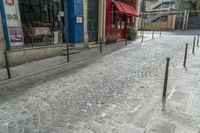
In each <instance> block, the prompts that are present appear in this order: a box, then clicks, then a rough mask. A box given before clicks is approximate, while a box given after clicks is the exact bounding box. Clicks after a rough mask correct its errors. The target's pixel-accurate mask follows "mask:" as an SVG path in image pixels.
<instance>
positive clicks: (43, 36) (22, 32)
mask: <svg viewBox="0 0 200 133" xmlns="http://www.w3.org/2000/svg"><path fill="white" fill-rule="evenodd" d="M4 6H5V12H6V17H7V23H8V31H9V36H10V42H11V47H12V48H18V47H20V46H23V47H33V46H35V47H37V46H46V45H52V44H59V43H61V42H62V33H63V32H62V31H63V19H62V17H63V16H61V15H62V14H63V13H62V12H63V9H62V0H5V5H4Z"/></svg>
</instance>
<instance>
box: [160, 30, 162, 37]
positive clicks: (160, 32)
mask: <svg viewBox="0 0 200 133" xmlns="http://www.w3.org/2000/svg"><path fill="white" fill-rule="evenodd" d="M161 36H162V30H161V29H160V37H161Z"/></svg>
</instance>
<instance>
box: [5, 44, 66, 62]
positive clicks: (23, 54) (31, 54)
mask: <svg viewBox="0 0 200 133" xmlns="http://www.w3.org/2000/svg"><path fill="white" fill-rule="evenodd" d="M62 50H63V45H58V46H46V47H38V48H37V47H36V48H29V49H22V50H15V51H9V52H8V58H9V62H10V65H12V66H13V65H20V64H23V63H26V62H31V61H35V60H40V59H45V58H49V57H54V56H58V55H61V53H62Z"/></svg>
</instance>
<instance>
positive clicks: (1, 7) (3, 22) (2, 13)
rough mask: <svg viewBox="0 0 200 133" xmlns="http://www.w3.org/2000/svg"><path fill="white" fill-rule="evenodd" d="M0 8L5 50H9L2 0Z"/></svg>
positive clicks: (1, 0) (0, 0)
mask: <svg viewBox="0 0 200 133" xmlns="http://www.w3.org/2000/svg"><path fill="white" fill-rule="evenodd" d="M0 10H1V17H2V25H3V33H4V37H5V41H6V50H7V51H9V50H10V39H9V35H8V28H7V21H6V14H5V8H4V2H3V0H0Z"/></svg>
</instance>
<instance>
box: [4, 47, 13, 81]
mask: <svg viewBox="0 0 200 133" xmlns="http://www.w3.org/2000/svg"><path fill="white" fill-rule="evenodd" d="M4 55H5V61H6V69H7V74H8V79H11V74H10V65H9V62H8V55H7V52H6V51H4Z"/></svg>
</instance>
